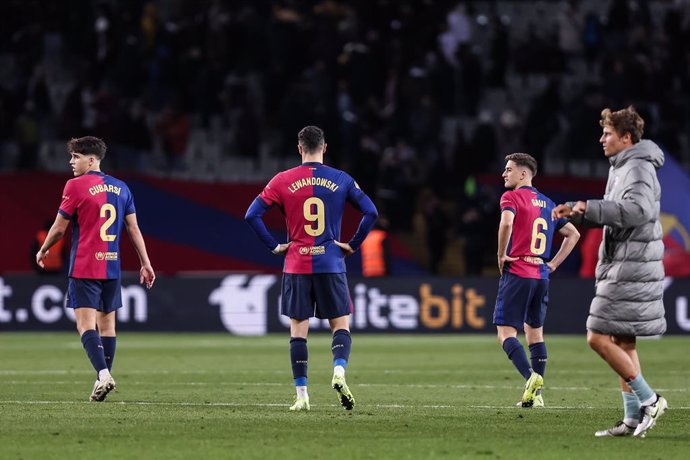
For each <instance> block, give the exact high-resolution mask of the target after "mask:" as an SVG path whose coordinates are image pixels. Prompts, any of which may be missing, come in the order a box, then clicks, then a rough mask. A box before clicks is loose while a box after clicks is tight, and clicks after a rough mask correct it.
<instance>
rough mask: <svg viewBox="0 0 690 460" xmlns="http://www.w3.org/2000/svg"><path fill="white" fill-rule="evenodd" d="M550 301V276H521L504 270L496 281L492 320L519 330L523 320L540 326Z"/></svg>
mask: <svg viewBox="0 0 690 460" xmlns="http://www.w3.org/2000/svg"><path fill="white" fill-rule="evenodd" d="M548 305H549V280H538V279H532V278H520V277H519V276H516V275H513V274H512V273H508V272H504V273H503V276H501V279H500V280H499V282H498V296H497V297H496V307H495V308H494V324H495V325H497V326H513V327H514V328H515V329H517V330H522V328H523V324H524V323H527V324H529V325H530V326H532V327H535V328H536V327H542V326H543V325H544V318H546V308H547V307H548Z"/></svg>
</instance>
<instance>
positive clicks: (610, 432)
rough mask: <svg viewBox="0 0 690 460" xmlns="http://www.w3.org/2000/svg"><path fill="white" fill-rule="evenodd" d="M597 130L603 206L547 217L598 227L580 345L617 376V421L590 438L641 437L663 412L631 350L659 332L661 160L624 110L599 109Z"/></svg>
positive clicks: (640, 123) (639, 122)
mask: <svg viewBox="0 0 690 460" xmlns="http://www.w3.org/2000/svg"><path fill="white" fill-rule="evenodd" d="M599 124H600V125H601V127H602V128H603V134H602V136H601V138H600V139H599V142H600V143H601V145H602V146H603V148H604V155H606V157H607V158H608V159H609V162H610V163H611V168H610V170H609V178H608V182H607V184H606V193H605V194H604V199H603V200H588V201H586V202H584V201H578V202H571V203H566V204H562V205H559V206H557V207H556V208H554V210H553V213H552V217H553V218H559V217H570V219H571V221H572V222H573V223H575V224H579V223H584V224H587V225H590V226H603V227H604V238H603V241H602V243H601V246H600V247H599V262H598V263H597V268H596V295H595V297H594V299H593V300H592V304H591V305H590V309H589V317H588V318H587V343H588V344H589V346H590V347H591V348H592V349H593V350H594V351H596V352H597V353H598V354H599V355H600V356H601V357H602V358H603V359H604V361H606V362H607V363H608V365H609V366H611V368H612V369H613V370H614V371H615V372H616V373H617V374H618V375H619V377H620V384H621V389H622V391H623V403H624V414H625V415H624V418H623V420H622V421H620V422H618V423H617V424H616V425H614V426H613V427H611V428H608V429H606V430H601V431H597V432H596V433H595V436H627V435H630V434H632V435H633V436H641V437H644V436H645V434H646V433H647V431H648V430H649V429H650V428H652V427H653V426H654V425H655V424H656V420H657V419H658V418H659V417H660V416H661V415H662V414H663V413H664V411H665V410H666V408H667V407H668V403H667V402H666V399H665V398H663V397H662V396H660V395H658V394H657V393H656V392H655V391H654V390H653V389H652V388H651V387H650V386H649V384H648V383H647V382H646V381H645V380H644V377H642V373H641V371H640V369H641V368H640V360H639V357H638V355H637V350H636V337H637V336H650V335H659V334H663V333H664V332H665V331H666V320H665V319H664V303H663V293H664V289H663V280H664V266H663V256H664V243H663V242H662V236H663V235H662V230H661V223H660V222H659V209H660V204H659V200H660V198H661V187H660V186H659V180H658V179H657V175H656V170H657V169H659V168H660V167H661V166H662V165H663V164H664V154H663V152H662V151H661V149H660V148H659V147H658V146H657V145H656V144H655V143H654V142H652V141H649V140H641V138H642V132H643V130H644V120H643V119H642V117H640V115H639V114H638V113H637V112H636V111H635V109H634V108H633V107H632V106H630V107H628V108H626V109H623V110H619V111H617V112H612V111H611V110H609V109H604V110H603V111H602V112H601V121H600V122H599Z"/></svg>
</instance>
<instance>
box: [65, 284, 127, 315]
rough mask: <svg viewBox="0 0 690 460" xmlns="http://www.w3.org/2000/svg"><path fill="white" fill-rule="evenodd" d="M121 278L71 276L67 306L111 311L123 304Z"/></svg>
mask: <svg viewBox="0 0 690 460" xmlns="http://www.w3.org/2000/svg"><path fill="white" fill-rule="evenodd" d="M120 286H121V283H120V279H119V278H118V279H114V280H94V279H85V278H70V279H69V285H68V287H67V298H66V299H65V306H66V307H67V308H81V307H89V308H95V309H96V310H98V311H102V312H103V313H110V312H111V311H115V310H117V309H118V308H120V307H121V306H122V292H121V291H120Z"/></svg>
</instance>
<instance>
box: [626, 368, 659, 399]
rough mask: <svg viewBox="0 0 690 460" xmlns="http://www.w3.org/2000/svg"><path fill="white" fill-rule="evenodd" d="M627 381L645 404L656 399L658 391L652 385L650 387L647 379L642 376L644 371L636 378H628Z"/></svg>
mask: <svg viewBox="0 0 690 460" xmlns="http://www.w3.org/2000/svg"><path fill="white" fill-rule="evenodd" d="M625 383H627V384H628V386H629V387H630V389H631V390H632V391H633V393H635V396H637V398H638V399H639V400H640V403H642V405H643V406H645V405H649V404H651V403H653V402H654V401H656V393H654V390H652V387H650V386H649V384H648V383H647V382H646V381H645V379H644V377H642V372H640V373H639V374H637V376H636V377H635V378H634V379H630V380H626V381H625Z"/></svg>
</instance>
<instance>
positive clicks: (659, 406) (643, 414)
mask: <svg viewBox="0 0 690 460" xmlns="http://www.w3.org/2000/svg"><path fill="white" fill-rule="evenodd" d="M666 409H668V402H667V401H666V398H664V397H663V396H661V395H659V394H657V395H656V402H654V404H650V405H649V406H642V407H641V408H640V424H639V425H637V428H636V429H635V433H634V434H633V436H639V437H642V438H644V436H645V434H647V431H649V430H651V429H652V428H654V425H656V421H657V419H658V418H659V417H661V416H662V415H663V414H664V412H666Z"/></svg>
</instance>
